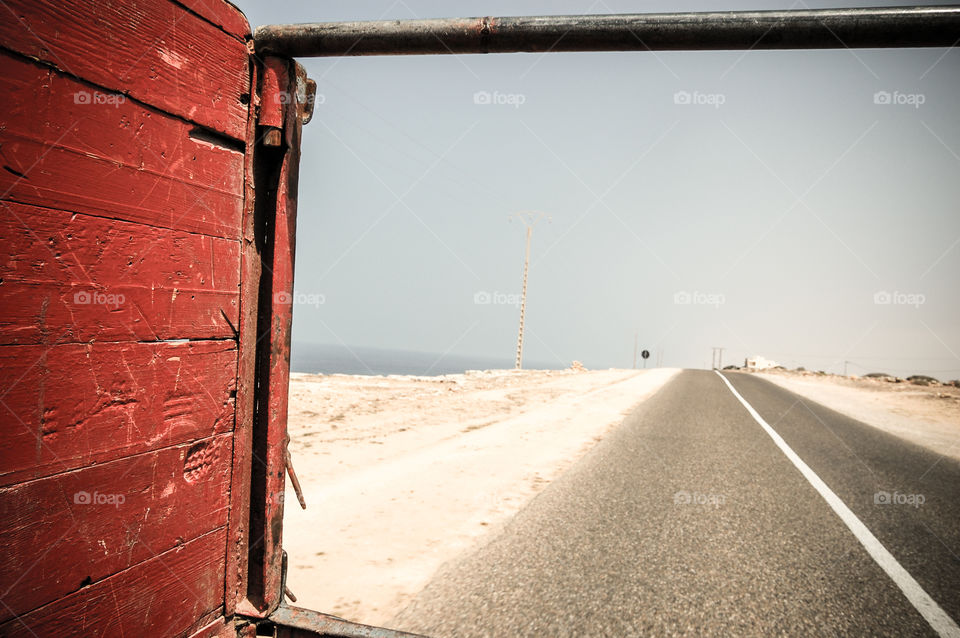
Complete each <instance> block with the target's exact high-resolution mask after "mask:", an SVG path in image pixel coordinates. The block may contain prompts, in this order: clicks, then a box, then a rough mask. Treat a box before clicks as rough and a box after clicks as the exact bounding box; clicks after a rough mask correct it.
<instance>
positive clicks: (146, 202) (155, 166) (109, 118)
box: [0, 20, 246, 276]
mask: <svg viewBox="0 0 960 638" xmlns="http://www.w3.org/2000/svg"><path fill="white" fill-rule="evenodd" d="M8 22H9V21H2V20H0V25H7V24H8ZM6 28H9V27H6ZM2 29H3V27H0V30H2ZM0 37H2V34H0ZM194 64H197V63H196V62H194ZM0 65H2V66H3V69H4V72H3V74H0V91H2V93H3V95H21V96H22V95H30V96H31V99H30V100H17V101H14V102H12V103H5V104H4V108H3V112H2V115H0V125H2V127H3V132H2V140H3V148H2V150H3V154H2V156H0V163H2V166H0V193H4V194H5V195H4V197H3V199H7V200H14V201H18V202H24V203H29V204H36V205H38V206H44V207H47V208H58V209H62V210H69V211H72V212H78V213H88V214H91V215H98V216H101V217H106V218H109V219H122V220H126V221H130V222H138V223H143V224H148V225H151V226H159V227H163V228H174V229H179V230H184V231H190V232H194V233H203V234H206V235H213V236H217V237H226V238H229V239H238V238H239V233H240V216H241V211H242V198H243V153H242V152H241V151H240V150H237V149H235V148H227V147H225V146H223V145H221V144H216V143H212V142H210V141H207V138H204V137H203V134H202V132H199V129H197V127H196V126H195V125H193V124H191V123H189V122H185V121H183V120H181V119H178V118H175V117H171V116H169V115H166V114H164V113H160V112H157V111H156V109H153V108H150V107H147V106H144V105H142V104H139V103H138V102H136V101H134V100H130V99H126V98H124V97H123V96H122V95H120V94H116V93H109V94H108V93H105V92H103V91H102V90H98V89H97V88H95V87H91V86H90V85H89V84H86V83H84V82H80V81H77V80H75V79H73V78H71V77H70V76H68V75H66V74H64V73H60V72H57V71H54V70H52V69H50V68H49V67H45V66H43V65H40V64H37V63H36V62H31V61H29V60H25V59H24V58H21V57H18V56H13V55H10V54H8V53H3V52H0ZM243 78H244V79H246V73H245V72H244V76H243ZM210 89H211V87H207V90H210ZM95 96H102V97H95ZM95 99H97V100H114V102H111V103H109V104H95V103H89V102H90V101H93V100H95ZM78 100H79V103H78ZM120 100H122V101H120ZM234 276H235V275H234Z"/></svg>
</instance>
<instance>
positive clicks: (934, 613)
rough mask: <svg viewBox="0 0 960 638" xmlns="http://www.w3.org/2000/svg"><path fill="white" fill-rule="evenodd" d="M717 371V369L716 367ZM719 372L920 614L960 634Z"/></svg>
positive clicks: (945, 631)
mask: <svg viewBox="0 0 960 638" xmlns="http://www.w3.org/2000/svg"><path fill="white" fill-rule="evenodd" d="M715 372H717V371H715ZM717 376H719V377H720V378H721V379H723V382H724V383H726V384H727V387H728V388H730V392H733V396H735V397H737V399H739V400H740V403H742V404H743V407H745V408H746V409H747V412H749V413H750V416H752V417H753V419H754V421H756V422H757V423H759V424H760V426H761V427H762V428H763V429H764V430H765V431H766V432H767V434H769V435H770V438H771V439H773V442H774V443H776V444H777V447H779V448H780V451H782V452H783V453H784V454H785V455H786V457H787V458H788V459H790V462H791V463H793V464H794V465H795V466H796V468H797V469H798V470H800V473H801V474H803V476H804V478H806V479H807V481H809V482H810V485H812V486H813V488H814V489H815V490H817V492H819V493H820V496H822V497H823V500H825V501H826V502H827V505H829V506H830V507H831V508H832V509H833V511H834V512H836V513H837V516H839V517H840V520H842V521H843V522H844V524H845V525H846V526H847V527H848V528H849V529H850V531H851V532H853V535H854V536H856V537H857V540H858V541H860V544H861V545H863V547H864V549H866V550H867V553H868V554H870V556H872V557H873V560H875V561H877V564H878V565H880V568H881V569H883V571H885V572H886V573H887V576H889V577H890V579H891V580H893V582H894V583H896V585H897V587H899V588H900V591H902V592H903V595H904V596H906V597H907V600H909V601H910V604H912V605H913V606H914V607H916V609H917V611H919V612H920V615H921V616H923V617H924V618H925V619H926V621H927V622H928V623H930V626H931V627H932V628H933V630H934V631H935V632H937V633H938V634H939V635H941V636H944V637H947V636H949V637H950V638H960V627H957V623H956V622H954V620H953V618H951V617H950V616H948V615H947V612H945V611H943V608H942V607H940V605H938V604H937V602H936V601H935V600H934V599H933V598H931V597H930V594H928V593H927V592H926V591H924V589H923V587H921V586H920V583H918V582H917V581H916V580H915V579H914V578H913V576H911V575H910V573H909V572H907V570H905V569H904V568H903V566H902V565H901V564H900V563H898V562H897V559H896V558H894V557H893V554H891V553H890V552H889V551H888V550H887V548H886V547H884V546H883V545H882V544H881V543H880V541H879V540H877V537H876V536H874V535H873V532H871V531H870V530H869V529H867V526H866V525H864V524H863V521H861V520H860V519H859V518H857V515H856V514H854V513H853V512H852V511H850V508H849V507H847V506H846V505H845V504H844V503H843V501H841V500H840V497H839V496H837V495H836V494H835V493H834V492H833V490H831V489H830V488H829V487H827V484H826V483H824V482H823V479H821V478H820V477H819V476H817V473H816V472H814V471H813V470H811V469H810V466H808V465H807V464H806V463H804V462H803V459H801V458H800V457H799V456H797V453H796V452H794V451H793V449H792V448H791V447H790V446H789V445H787V442H786V441H784V440H783V438H782V437H781V436H780V435H779V434H777V432H776V431H775V430H774V429H773V428H772V427H770V425H769V424H768V423H767V422H766V421H764V420H763V417H761V416H760V415H759V414H758V413H757V411H756V410H754V409H753V406H752V405H750V404H749V403H747V401H746V399H744V398H743V397H742V396H740V393H739V392H737V391H736V389H735V388H734V387H733V385H731V384H730V381H729V380H727V378H726V377H725V376H723V375H722V374H720V372H717Z"/></svg>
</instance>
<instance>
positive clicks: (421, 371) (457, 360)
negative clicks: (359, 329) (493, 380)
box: [290, 342, 561, 376]
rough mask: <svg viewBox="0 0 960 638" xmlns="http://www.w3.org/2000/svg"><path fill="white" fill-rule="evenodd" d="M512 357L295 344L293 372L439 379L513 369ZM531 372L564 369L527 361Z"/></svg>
mask: <svg viewBox="0 0 960 638" xmlns="http://www.w3.org/2000/svg"><path fill="white" fill-rule="evenodd" d="M514 363H515V362H514V359H513V358H512V357H502V358H501V357H472V356H465V355H459V354H446V355H443V354H439V353H429V352H411V351H407V350H387V349H383V348H371V347H366V346H356V347H354V346H349V347H348V346H339V345H327V344H315V343H297V342H294V343H293V347H292V352H291V355H290V369H291V370H292V371H293V372H309V373H314V374H335V373H339V374H370V375H381V374H382V375H387V374H412V375H417V376H437V375H441V374H457V373H461V372H464V371H466V370H493V369H512V368H513V366H514ZM523 367H524V368H528V369H541V370H543V369H558V368H560V367H561V366H560V365H558V364H556V363H554V364H548V363H544V362H537V361H527V360H526V359H524V362H523Z"/></svg>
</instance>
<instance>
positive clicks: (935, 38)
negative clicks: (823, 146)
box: [254, 5, 960, 57]
mask: <svg viewBox="0 0 960 638" xmlns="http://www.w3.org/2000/svg"><path fill="white" fill-rule="evenodd" d="M958 40H960V6H956V5H955V6H936V7H881V8H855V9H812V10H802V11H724V12H709V13H708V12H704V13H648V14H643V13H638V14H622V15H581V16H529V17H503V18H493V17H486V18H436V19H427V20H382V21H373V22H320V23H315V24H286V25H268V26H262V27H260V28H258V29H257V30H256V32H255V34H254V42H255V45H256V50H257V52H258V53H261V54H274V55H283V56H290V57H328V56H356V55H431V54H439V55H444V54H463V53H514V52H531V53H532V52H560V51H702V50H746V49H842V48H888V47H951V46H954V45H955V44H957V41H958Z"/></svg>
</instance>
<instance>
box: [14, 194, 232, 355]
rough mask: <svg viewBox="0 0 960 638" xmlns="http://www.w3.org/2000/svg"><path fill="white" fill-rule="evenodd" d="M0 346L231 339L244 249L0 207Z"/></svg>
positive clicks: (208, 240) (125, 225) (155, 230)
mask: <svg viewBox="0 0 960 638" xmlns="http://www.w3.org/2000/svg"><path fill="white" fill-rule="evenodd" d="M0 255H3V256H4V259H3V260H2V261H0V279H2V281H3V285H2V286H0V306H2V307H3V308H4V312H3V314H2V316H0V344H29V343H41V342H43V341H44V339H47V338H49V336H50V335H53V338H54V339H56V340H57V341H58V342H60V343H63V342H66V341H84V342H86V341H92V340H100V341H120V340H132V339H135V340H141V341H148V340H149V341H156V340H162V339H204V338H228V337H235V336H236V326H237V325H238V323H239V321H240V310H239V302H240V299H239V297H240V287H239V286H240V281H239V279H240V243H239V242H237V241H233V240H229V239H222V238H219V237H208V236H205V235H196V234H193V233H186V232H182V231H174V230H169V229H166V228H154V227H151V226H143V225H141V224H133V223H129V222H121V221H116V220H110V219H104V218H102V217H91V216H88V215H72V214H70V213H67V212H63V211H59V210H50V209H45V208H37V207H34V206H26V205H22V204H12V203H6V202H0Z"/></svg>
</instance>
